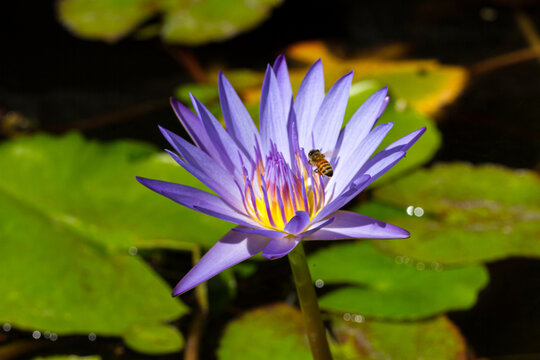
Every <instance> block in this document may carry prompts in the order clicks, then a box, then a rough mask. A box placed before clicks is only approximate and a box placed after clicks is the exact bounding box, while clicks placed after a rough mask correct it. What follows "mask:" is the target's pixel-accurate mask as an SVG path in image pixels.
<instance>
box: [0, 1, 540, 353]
mask: <svg viewBox="0 0 540 360" xmlns="http://www.w3.org/2000/svg"><path fill="white" fill-rule="evenodd" d="M520 3H524V2H519V1H514V2H512V1H464V0H463V1H446V2H440V1H438V2H434V1H430V0H423V1H397V0H396V1H380V2H375V1H374V2H363V1H353V0H351V1H345V0H335V1H332V2H327V1H307V0H304V1H288V2H286V3H285V4H284V5H283V6H282V7H280V8H279V9H277V10H275V12H274V16H273V17H272V18H271V19H269V20H268V21H266V22H265V23H264V24H263V25H262V26H260V27H259V28H258V29H256V30H254V31H252V32H250V33H247V34H244V35H241V36H238V37H237V38H235V39H232V40H230V41H227V42H225V43H219V44H210V45H205V46H200V47H196V48H193V49H192V51H193V54H194V55H195V57H196V58H197V59H198V60H199V61H200V63H201V64H202V65H209V64H212V63H221V64H225V65H227V66H228V67H250V68H259V69H262V68H263V66H264V65H265V64H266V62H269V61H273V59H274V58H275V56H276V55H277V54H279V53H280V52H282V51H283V49H284V48H285V47H286V46H287V45H289V44H292V43H294V42H296V41H301V40H310V39H323V40H330V41H332V43H334V44H336V45H337V46H340V47H341V49H342V50H343V49H344V51H345V52H346V51H351V52H352V51H355V50H358V49H363V48H369V47H375V46H380V45H385V44H392V43H395V42H402V43H406V44H409V45H410V53H409V56H410V57H411V58H434V59H438V60H440V61H441V62H442V63H446V64H456V65H462V66H466V67H472V66H474V65H475V64H477V63H478V62H480V61H482V60H485V59H488V58H491V57H494V56H498V55H502V54H506V53H510V52H513V51H517V50H520V49H523V48H525V47H527V46H528V45H527V42H526V41H525V40H524V37H523V35H522V34H521V33H520V31H519V29H518V27H517V25H516V21H515V9H514V8H512V7H511V6H510V5H514V6H515V5H516V4H520ZM525 3H526V2H525ZM530 3H532V4H533V5H530ZM530 3H529V4H526V7H524V9H525V11H526V12H527V13H528V14H529V16H531V18H532V19H533V21H535V22H536V23H537V24H539V26H540V7H538V6H535V5H534V2H530ZM0 6H1V8H0V13H1V14H3V21H1V22H0V27H1V32H0V39H1V43H0V44H1V45H2V50H1V58H0V59H1V60H0V108H3V109H5V110H17V111H20V112H22V113H23V114H25V115H26V116H28V117H32V118H35V119H38V121H39V126H40V127H41V128H42V129H45V130H48V131H54V132H61V131H63V130H66V129H71V128H74V127H79V126H80V125H81V123H80V122H78V121H81V120H85V119H92V118H98V119H101V120H103V125H101V126H99V127H90V128H85V130H84V132H85V134H86V135H87V136H88V137H90V138H97V139H103V140H110V139H118V138H136V139H141V140H145V141H150V142H153V143H155V144H157V145H159V146H161V147H165V142H164V140H163V139H162V138H161V136H160V134H159V133H158V131H157V128H156V125H157V124H158V123H159V124H162V125H164V126H165V127H168V128H171V129H176V130H178V131H179V130H180V127H179V126H178V123H177V120H176V119H175V118H174V115H173V113H172V111H170V110H169V108H168V107H167V105H166V100H167V98H168V97H169V96H170V95H171V94H172V92H173V90H174V88H175V86H177V85H178V84H180V83H182V82H186V81H189V80H190V79H189V76H188V75H187V74H186V72H185V71H184V69H183V68H182V67H181V66H180V65H179V64H178V62H176V61H175V60H174V59H173V57H172V56H171V55H170V53H169V51H168V50H167V47H166V46H165V45H163V44H162V43H160V42H159V41H158V40H148V41H142V42H137V41H132V40H124V41H121V42H120V43H118V44H115V45H107V44H102V43H98V42H89V41H83V40H79V39H76V38H74V37H72V36H71V35H70V34H69V33H67V32H66V31H65V30H64V29H63V28H62V27H61V26H60V25H59V24H58V23H57V21H56V19H55V13H54V6H53V2H47V1H39V2H32V4H31V6H30V5H29V4H28V3H27V2H2V5H0ZM486 9H487V10H486ZM486 11H488V13H489V12H490V11H491V12H490V14H491V20H490V21H488V20H485V19H482V16H481V14H484V17H485V16H486V15H485V12H486ZM493 14H495V15H494V17H495V18H493ZM539 99H540V63H539V62H538V60H529V61H524V62H521V63H518V64H514V65H512V66H508V67H503V68H500V69H497V70H493V71H489V72H485V73H482V74H476V75H473V76H472V77H471V79H470V83H469V86H468V87H467V88H466V90H465V91H464V93H463V94H462V96H461V97H460V98H459V99H458V100H457V101H456V102H455V103H454V104H452V105H450V106H448V108H447V109H445V111H444V112H443V113H442V114H441V115H440V116H439V117H438V121H439V124H440V129H441V131H442V133H443V142H444V145H443V147H442V149H441V150H440V151H439V153H438V154H437V155H436V158H435V160H436V161H455V160H460V161H470V162H473V163H484V162H493V163H499V164H504V165H507V166H510V167H515V168H518V167H523V168H535V167H536V166H537V164H538V160H539V156H538V155H539V150H540V148H539V145H538V144H539V134H540V128H539V123H540V121H539V119H540V101H539ZM140 104H149V107H148V108H147V109H142V110H144V111H142V114H135V115H133V116H127V120H126V121H123V122H117V123H116V122H114V120H113V121H110V114H111V113H113V114H116V113H118V112H119V113H120V114H124V115H125V109H130V108H133V107H136V106H138V105H140ZM106 115H109V118H108V117H107V116H106ZM108 119H109V120H108ZM113 119H114V116H113ZM531 241H538V239H531ZM169 256H171V255H169ZM175 256H177V255H175ZM168 260H170V261H171V264H174V263H176V261H177V259H168ZM168 264H169V261H166V262H165V264H163V263H159V264H157V266H158V270H160V271H162V272H174V273H175V274H179V273H181V270H182V269H177V268H174V271H173V269H167V267H168V266H172V265H168ZM489 270H490V274H491V282H490V285H489V286H488V288H486V289H485V290H484V291H482V293H481V294H480V299H479V302H478V304H477V305H476V306H475V307H474V308H473V309H472V310H470V311H466V312H458V313H454V314H451V318H452V320H454V321H455V322H456V324H457V325H458V326H459V328H460V329H461V331H462V333H463V334H464V336H465V337H466V339H467V341H468V343H469V345H470V346H471V347H472V349H474V351H475V353H476V354H477V355H478V356H489V357H492V358H493V359H497V358H500V359H503V358H504V359H510V358H513V356H514V355H516V356H517V354H538V356H539V357H540V341H538V339H540V282H539V275H540V261H538V260H525V259H509V260H505V261H499V262H495V263H493V264H490V265H489ZM276 272H277V273H278V274H281V275H282V277H281V278H280V279H278V280H276V279H275V277H274V278H272V277H268V276H266V275H265V274H269V273H270V274H272V275H275V274H276ZM288 274H289V270H288V267H287V264H286V262H272V263H268V264H265V265H263V267H262V269H261V270H259V272H258V273H257V276H256V278H257V279H258V281H260V283H259V284H251V283H249V280H248V283H241V284H240V285H239V286H240V288H239V291H240V294H239V295H240V296H239V297H238V299H239V300H236V303H235V306H236V308H237V309H238V311H241V310H243V309H245V308H249V307H253V306H255V305H257V304H261V303H265V302H272V301H276V300H279V299H283V298H284V297H286V296H288V295H290V294H291V293H293V289H292V288H289V287H287V286H289V285H286V284H285V285H284V284H283V282H284V281H283V279H288V276H289V275H288ZM166 277H168V276H166ZM168 280H170V281H172V282H174V281H175V280H176V279H174V278H172V276H171V278H170V279H168ZM261 283H262V284H263V285H265V286H266V285H268V288H274V289H276V288H278V289H281V290H280V291H275V292H272V293H264V292H263V293H261ZM278 283H281V285H278ZM263 288H264V287H263ZM184 300H186V301H187V302H189V301H192V300H193V299H191V298H190V297H189V295H188V296H187V297H186V298H185V299H184ZM233 315H234V314H228V315H223V318H219V319H210V324H209V328H212V326H215V328H216V330H214V331H215V332H219V330H220V329H221V328H220V326H222V325H220V323H221V322H222V321H223V320H225V319H226V318H228V317H232V316H233ZM181 326H186V325H185V324H184V323H182V324H181ZM212 341H213V340H210V343H208V344H205V346H204V349H206V350H204V349H203V354H205V355H209V354H211V353H212V350H211V349H212V348H213V347H214V346H215V345H216V344H215V343H213V342H212ZM117 344H118V343H117V342H116V341H115V340H100V341H98V342H97V343H96V345H98V346H100V348H101V349H102V350H103V351H104V353H106V354H110V355H111V356H113V354H115V348H116V347H117ZM62 346H64V347H66V348H78V347H79V346H80V344H79V342H78V338H73V339H67V340H64V343H63V344H62ZM92 346H94V345H92ZM84 348H85V349H86V350H87V351H88V352H89V353H92V352H93V351H95V349H94V350H92V349H93V348H92V347H91V346H90V345H84ZM124 356H127V357H128V358H129V357H130V356H128V355H125V354H124ZM531 356H532V357H530V358H533V357H534V356H536V355H531Z"/></svg>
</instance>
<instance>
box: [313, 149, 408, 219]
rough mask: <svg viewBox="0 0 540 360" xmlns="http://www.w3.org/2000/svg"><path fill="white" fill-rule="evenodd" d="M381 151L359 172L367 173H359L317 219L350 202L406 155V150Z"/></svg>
mask: <svg viewBox="0 0 540 360" xmlns="http://www.w3.org/2000/svg"><path fill="white" fill-rule="evenodd" d="M381 153H382V151H381V152H380V153H378V154H377V155H375V156H374V157H373V158H371V159H369V161H368V162H367V163H366V165H364V167H365V170H364V169H361V170H360V171H359V172H358V173H359V174H362V173H363V172H366V173H365V174H363V175H359V177H358V178H357V180H355V181H353V185H352V186H351V187H350V188H349V189H348V190H347V191H345V192H343V193H342V194H341V195H339V196H338V197H337V198H335V199H334V200H332V201H331V202H330V203H329V204H328V205H326V206H325V207H324V208H323V209H322V210H321V211H320V212H319V213H318V214H317V216H316V217H315V220H319V219H324V217H326V216H328V215H330V214H332V213H333V212H335V211H337V210H338V209H340V208H342V207H343V206H345V205H346V204H348V203H349V201H351V200H352V199H354V198H355V197H356V196H357V195H358V194H359V193H360V192H361V191H362V190H364V189H365V188H366V187H368V186H369V184H371V183H372V182H373V181H375V180H377V179H378V178H379V177H380V176H381V175H382V174H384V173H385V172H387V171H388V170H390V169H391V168H392V167H393V166H394V165H396V164H397V163H398V162H399V161H400V160H401V159H403V158H404V157H405V151H399V152H395V153H394V152H392V153H386V155H385V156H383V157H378V156H379V155H380V154H381ZM375 158H377V159H375ZM373 159H375V160H373ZM372 160H373V162H372ZM366 176H367V178H366ZM366 179H367V180H366Z"/></svg>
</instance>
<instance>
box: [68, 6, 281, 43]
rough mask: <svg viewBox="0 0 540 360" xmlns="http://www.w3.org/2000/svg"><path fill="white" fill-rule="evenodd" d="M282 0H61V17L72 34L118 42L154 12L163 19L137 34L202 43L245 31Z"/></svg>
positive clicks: (256, 23)
mask: <svg viewBox="0 0 540 360" xmlns="http://www.w3.org/2000/svg"><path fill="white" fill-rule="evenodd" d="M281 2H282V0H252V1H243V0H232V1H227V2H224V1H221V0H187V1H183V0H96V1H94V0H58V17H59V19H60V22H61V23H62V24H63V25H64V26H66V27H67V28H68V29H69V30H70V31H71V32H72V33H73V34H75V35H77V36H79V37H82V38H85V39H92V40H101V41H107V42H115V41H118V40H119V39H121V38H122V37H125V36H126V35H127V34H129V33H131V32H133V31H134V30H136V28H137V27H138V26H139V25H141V24H143V23H144V22H145V21H147V20H149V19H150V18H152V17H154V16H155V15H158V14H160V15H162V16H163V23H162V24H151V25H148V26H146V27H145V28H144V29H141V30H140V33H139V37H140V38H147V37H148V36H152V35H157V34H160V33H161V36H162V38H163V39H164V40H165V41H167V42H171V43H179V44H188V45H200V44H204V43H206V42H209V41H219V40H225V39H228V38H230V37H232V36H235V35H237V34H239V33H241V32H244V31H247V30H249V29H251V28H253V27H255V26H256V25H258V24H259V23H261V22H262V21H263V20H265V19H266V18H267V17H268V16H270V13H271V10H272V8H274V7H275V6H278V5H279V4H281Z"/></svg>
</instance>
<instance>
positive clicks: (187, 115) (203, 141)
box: [171, 98, 211, 153]
mask: <svg viewBox="0 0 540 360" xmlns="http://www.w3.org/2000/svg"><path fill="white" fill-rule="evenodd" d="M171 106H172V108H173V110H174V112H175V113H176V116H177V117H178V119H179V120H180V122H181V123H182V125H183V126H184V129H186V131H187V133H188V134H189V136H190V137H191V138H192V139H193V142H195V144H196V145H197V146H198V147H200V148H201V149H202V150H203V151H205V152H206V153H208V146H209V145H210V147H211V143H210V140H209V139H208V135H207V134H206V131H205V130H204V127H203V125H202V122H201V119H199V118H198V117H197V115H195V114H194V113H192V112H191V110H189V109H188V108H187V107H186V106H185V105H184V104H182V103H181V102H180V101H178V100H176V99H174V98H171Z"/></svg>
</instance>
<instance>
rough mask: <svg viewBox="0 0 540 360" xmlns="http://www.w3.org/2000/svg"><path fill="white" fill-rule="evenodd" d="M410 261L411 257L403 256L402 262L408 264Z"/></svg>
mask: <svg viewBox="0 0 540 360" xmlns="http://www.w3.org/2000/svg"><path fill="white" fill-rule="evenodd" d="M410 261H411V259H410V258H409V257H408V256H404V257H403V263H404V264H408V263H409V262H410Z"/></svg>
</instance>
